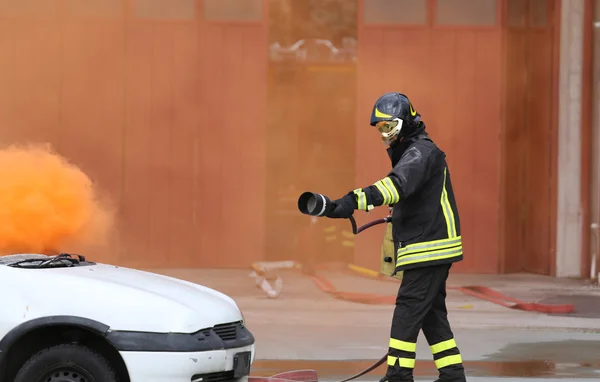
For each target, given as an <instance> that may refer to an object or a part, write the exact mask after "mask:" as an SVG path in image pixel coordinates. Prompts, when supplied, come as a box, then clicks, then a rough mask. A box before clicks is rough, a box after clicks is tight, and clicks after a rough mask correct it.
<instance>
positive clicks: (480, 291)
mask: <svg viewBox="0 0 600 382" xmlns="http://www.w3.org/2000/svg"><path fill="white" fill-rule="evenodd" d="M353 268H356V267H350V270H352V269H353ZM353 273H355V274H359V275H360V276H363V277H368V278H372V279H377V280H386V281H397V280H395V279H392V278H388V277H385V276H383V275H381V274H377V273H376V272H374V271H369V272H353ZM371 273H372V274H373V275H374V276H368V275H367V274H371ZM310 278H311V279H312V280H313V282H314V283H315V285H316V286H317V287H318V288H319V289H320V290H322V291H323V292H325V293H328V294H329V295H331V296H332V297H333V298H336V299H338V300H344V301H350V302H357V303H361V304H370V305H383V304H395V303H396V297H395V296H389V295H377V294H369V293H357V292H343V291H338V290H337V289H336V288H335V286H334V285H333V284H332V283H331V282H330V281H329V280H328V279H327V278H325V277H323V276H319V275H316V274H313V275H310ZM448 290H458V291H460V292H463V293H465V294H468V295H470V296H474V297H477V298H480V299H483V300H486V301H489V302H492V303H494V304H498V305H501V306H504V307H507V308H510V309H518V310H524V311H529V312H539V313H548V314H557V313H573V312H574V311H575V306H574V305H573V304H559V305H551V304H539V303H531V302H524V301H521V300H518V299H516V298H513V297H509V296H506V295H504V294H502V293H500V292H498V291H496V290H493V289H491V288H488V287H485V286H479V285H472V286H464V287H453V286H451V287H448Z"/></svg>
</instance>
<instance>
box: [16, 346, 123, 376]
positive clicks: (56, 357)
mask: <svg viewBox="0 0 600 382" xmlns="http://www.w3.org/2000/svg"><path fill="white" fill-rule="evenodd" d="M15 382H117V376H116V373H115V371H114V369H113V367H112V366H111V365H110V363H109V362H108V361H107V360H106V358H104V357H103V356H102V355H100V354H98V353H96V352H95V351H93V350H91V349H89V348H87V347H85V346H81V345H74V344H63V345H56V346H52V347H49V348H47V349H44V350H41V351H39V352H38V353H36V354H34V355H33V356H31V358H29V360H28V361H27V362H25V364H24V365H23V367H21V369H20V370H19V372H18V373H17V377H16V378H15Z"/></svg>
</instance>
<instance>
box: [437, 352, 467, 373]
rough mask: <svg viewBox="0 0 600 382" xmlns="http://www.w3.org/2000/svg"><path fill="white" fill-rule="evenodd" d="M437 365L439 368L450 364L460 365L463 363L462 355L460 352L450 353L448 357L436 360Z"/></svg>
mask: <svg viewBox="0 0 600 382" xmlns="http://www.w3.org/2000/svg"><path fill="white" fill-rule="evenodd" d="M434 362H435V367H437V368H438V369H441V368H444V367H447V366H450V365H459V364H461V363H462V356H461V355H460V354H456V355H449V356H447V357H444V358H440V359H436V360H435V361H434Z"/></svg>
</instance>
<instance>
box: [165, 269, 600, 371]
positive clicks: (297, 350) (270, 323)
mask: <svg viewBox="0 0 600 382" xmlns="http://www.w3.org/2000/svg"><path fill="white" fill-rule="evenodd" d="M163 273H165V274H169V275H174V276H176V277H180V278H184V279H187V280H190V281H193V282H198V283H200V284H203V285H207V286H209V287H212V288H214V289H217V290H220V291H222V292H224V293H226V294H228V295H229V296H231V297H232V298H234V300H235V301H236V303H237V304H238V306H239V307H240V308H241V309H242V311H243V312H244V315H245V318H246V321H247V325H248V327H249V328H250V330H251V331H252V332H253V334H254V335H255V337H256V347H257V352H256V361H255V363H254V366H253V369H252V375H261V376H268V375H272V374H275V373H277V372H280V371H289V370H292V369H305V368H309V369H315V370H317V371H318V373H319V377H320V381H323V382H325V381H335V380H341V379H344V378H346V377H348V376H350V375H353V374H356V373H358V372H359V371H361V370H362V369H364V368H366V367H368V366H370V365H372V364H373V363H375V362H376V361H377V360H378V359H380V358H381V357H382V356H383V355H384V354H385V352H386V351H387V344H388V341H389V325H390V319H391V317H392V311H393V305H366V304H359V303H351V302H346V301H340V300H336V299H333V298H332V297H331V296H329V295H327V294H325V293H323V292H321V291H319V290H318V289H317V288H316V287H315V286H314V284H313V283H312V282H311V281H310V280H309V279H307V278H306V277H301V276H294V275H293V274H286V275H285V278H284V281H285V286H284V291H283V292H282V294H281V296H280V297H279V298H277V299H269V298H266V296H265V295H264V293H262V291H260V290H259V289H257V288H256V287H255V285H254V282H253V280H252V279H251V278H249V277H248V275H249V273H250V272H249V271H246V270H242V271H221V270H198V271H196V272H194V271H192V270H183V271H179V272H177V271H167V272H163ZM331 280H332V281H333V282H334V284H335V285H336V287H339V288H340V289H344V290H354V291H360V292H364V293H382V294H388V295H393V294H395V292H396V290H397V285H394V284H393V283H382V282H378V281H373V280H364V279H360V278H348V277H345V276H341V275H331ZM450 282H451V283H452V284H453V285H461V284H462V285H486V286H488V287H491V288H494V289H496V290H499V291H501V292H502V293H505V294H507V295H509V296H514V297H516V298H519V299H522V300H525V301H528V302H542V303H551V304H563V303H572V304H575V306H576V312H575V313H574V314H567V315H563V316H561V315H547V314H542V313H535V312H526V311H520V310H515V309H509V308H506V307H503V306H499V305H496V304H493V303H491V302H488V301H485V300H480V299H477V298H475V297H472V296H468V295H465V294H462V293H460V292H456V291H449V293H448V300H447V306H448V316H449V319H450V322H451V324H452V327H453V330H454V334H455V338H456V340H457V343H458V346H459V348H460V350H461V353H462V355H463V359H464V364H465V368H466V370H467V375H468V380H469V381H470V382H492V381H499V382H502V381H505V382H523V381H544V382H554V381H572V382H576V381H580V380H581V381H590V380H595V381H600V319H598V318H597V317H598V316H599V315H598V313H600V312H598V311H599V310H600V288H598V287H597V286H590V285H585V284H583V283H581V282H577V281H573V280H554V279H550V278H543V277H539V276H528V275H509V276H506V275H502V276H490V275H485V276H481V277H479V276H471V275H467V276H463V275H458V276H456V275H455V276H453V277H451V280H450ZM384 370H385V368H384V367H379V368H378V369H376V370H374V371H373V372H371V373H369V374H368V375H366V376H363V377H361V378H360V380H361V381H374V382H375V381H377V380H379V378H381V376H383V373H384ZM415 376H416V378H415V380H416V381H434V380H435V379H436V378H437V371H436V370H435V367H434V364H433V361H432V357H431V353H430V350H429V346H428V344H427V342H426V341H425V338H424V337H423V335H422V334H421V335H420V336H419V339H418V342H417V364H416V368H415Z"/></svg>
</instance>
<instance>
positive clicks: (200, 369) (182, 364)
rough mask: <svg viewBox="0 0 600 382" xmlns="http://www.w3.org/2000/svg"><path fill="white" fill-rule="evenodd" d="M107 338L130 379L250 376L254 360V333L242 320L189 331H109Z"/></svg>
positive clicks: (166, 381)
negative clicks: (118, 355) (193, 331)
mask: <svg viewBox="0 0 600 382" xmlns="http://www.w3.org/2000/svg"><path fill="white" fill-rule="evenodd" d="M107 339H108V341H109V342H110V343H112V345H113V346H114V347H115V348H116V349H117V350H118V351H119V353H120V354H121V356H122V357H123V360H124V361H125V365H126V366H127V370H128V372H129V377H130V379H131V382H196V381H197V382H225V381H231V380H233V379H234V378H237V379H239V378H240V377H244V376H247V375H248V374H249V364H252V362H254V336H253V335H252V333H251V332H250V331H249V330H248V329H247V328H246V327H245V326H244V324H243V322H232V323H227V324H222V325H216V326H214V327H212V328H206V329H202V330H199V331H198V332H195V333H190V334H186V333H143V332H127V331H109V332H108V333H107ZM247 352H250V354H249V360H248V359H247V358H244V357H248V354H247ZM244 353H246V354H244ZM248 362H249V363H248ZM244 365H246V366H247V367H244ZM234 369H235V370H234Z"/></svg>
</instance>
